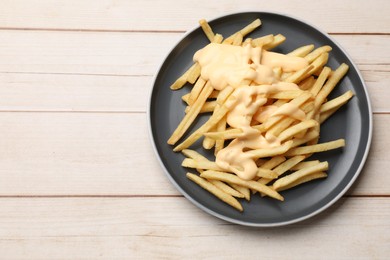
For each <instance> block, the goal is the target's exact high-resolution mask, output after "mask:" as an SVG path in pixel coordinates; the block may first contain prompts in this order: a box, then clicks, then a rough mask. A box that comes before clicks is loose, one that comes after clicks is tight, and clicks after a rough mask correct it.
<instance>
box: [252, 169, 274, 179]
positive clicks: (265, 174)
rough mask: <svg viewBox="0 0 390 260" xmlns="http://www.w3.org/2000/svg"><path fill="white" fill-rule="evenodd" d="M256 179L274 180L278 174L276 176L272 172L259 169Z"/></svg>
mask: <svg viewBox="0 0 390 260" xmlns="http://www.w3.org/2000/svg"><path fill="white" fill-rule="evenodd" d="M257 177H262V178H268V179H275V178H277V177H278V174H276V173H275V172H274V171H272V170H269V169H265V168H262V167H260V168H259V169H258V170H257Z"/></svg>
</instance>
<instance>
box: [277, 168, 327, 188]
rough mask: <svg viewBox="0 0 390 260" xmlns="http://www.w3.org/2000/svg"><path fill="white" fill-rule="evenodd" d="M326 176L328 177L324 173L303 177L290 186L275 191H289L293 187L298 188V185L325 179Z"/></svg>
mask: <svg viewBox="0 0 390 260" xmlns="http://www.w3.org/2000/svg"><path fill="white" fill-rule="evenodd" d="M327 176H328V175H327V174H326V173H325V172H315V173H312V174H309V175H306V176H303V177H302V178H300V179H298V180H296V181H294V182H292V183H291V184H289V185H286V186H284V187H282V188H279V189H277V191H284V190H288V189H291V188H293V187H295V186H298V185H300V184H303V183H306V182H309V181H312V180H316V179H322V178H326V177H327Z"/></svg>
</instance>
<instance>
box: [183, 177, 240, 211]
mask: <svg viewBox="0 0 390 260" xmlns="http://www.w3.org/2000/svg"><path fill="white" fill-rule="evenodd" d="M186 176H187V178H188V179H190V180H191V181H193V182H195V183H196V184H198V185H199V186H200V187H202V188H203V189H205V190H207V191H208V192H210V193H211V194H213V195H214V196H216V197H217V198H219V199H220V200H222V201H224V202H225V203H227V204H229V205H230V206H232V207H234V208H236V209H238V210H239V211H243V208H242V205H241V204H240V202H238V200H236V199H235V198H234V197H233V196H231V195H229V194H227V193H226V192H223V191H222V190H220V189H219V188H217V187H215V186H214V185H213V184H211V183H210V182H207V181H206V180H205V179H203V178H201V177H199V176H197V175H195V174H192V173H189V172H188V173H187V175H186Z"/></svg>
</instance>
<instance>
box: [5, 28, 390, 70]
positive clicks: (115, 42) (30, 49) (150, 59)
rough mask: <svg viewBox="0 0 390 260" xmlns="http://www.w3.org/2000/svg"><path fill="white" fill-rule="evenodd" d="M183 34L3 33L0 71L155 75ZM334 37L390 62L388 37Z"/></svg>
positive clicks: (373, 59)
mask: <svg viewBox="0 0 390 260" xmlns="http://www.w3.org/2000/svg"><path fill="white" fill-rule="evenodd" d="M182 35H183V34H182V33H123V32H110V33H107V32H106V33H99V32H75V31H71V32H58V31H12V30H11V31H9V30H0V72H30V73H62V74H63V73H67V74H104V75H107V74H109V75H154V74H155V73H156V71H157V70H158V67H159V65H160V64H161V63H162V61H163V59H164V58H165V56H166V54H167V53H168V51H169V50H171V48H172V47H173V46H174V44H175V43H176V42H177V41H178V40H179V38H180V37H182ZM334 38H335V39H336V40H337V41H338V42H340V43H341V44H342V46H343V47H344V48H345V49H346V50H347V51H348V53H349V54H350V55H351V56H352V59H353V60H354V61H355V62H356V63H357V64H364V65H367V64H372V65H373V64H375V65H377V64H383V65H385V64H388V61H389V60H390V52H389V51H388V48H387V44H388V42H389V40H390V35H334ZM26 39H28V40H26ZM157 43H158V46H157Z"/></svg>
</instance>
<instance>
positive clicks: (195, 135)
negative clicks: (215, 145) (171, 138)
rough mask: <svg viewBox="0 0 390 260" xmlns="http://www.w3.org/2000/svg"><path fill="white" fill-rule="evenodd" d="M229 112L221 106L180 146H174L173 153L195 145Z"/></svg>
mask: <svg viewBox="0 0 390 260" xmlns="http://www.w3.org/2000/svg"><path fill="white" fill-rule="evenodd" d="M228 111H229V109H228V108H227V107H226V106H222V107H221V108H220V109H219V110H218V111H217V112H216V113H214V114H213V115H212V116H211V117H210V118H209V120H208V121H207V122H206V123H204V124H203V125H202V126H201V127H199V128H198V129H197V130H196V131H195V132H193V133H192V134H191V135H190V136H189V137H188V138H187V139H186V140H184V141H183V142H182V143H181V144H179V145H178V146H176V147H175V148H174V149H173V151H174V152H178V151H181V150H183V149H186V148H188V147H190V146H191V145H192V144H193V143H195V142H196V141H197V140H198V139H199V138H200V137H201V136H202V135H203V134H204V133H206V132H207V131H209V130H210V128H212V127H213V126H214V125H216V124H217V123H218V122H219V121H220V120H221V119H222V118H223V117H224V116H225V115H226V113H227V112H228Z"/></svg>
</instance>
